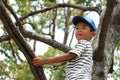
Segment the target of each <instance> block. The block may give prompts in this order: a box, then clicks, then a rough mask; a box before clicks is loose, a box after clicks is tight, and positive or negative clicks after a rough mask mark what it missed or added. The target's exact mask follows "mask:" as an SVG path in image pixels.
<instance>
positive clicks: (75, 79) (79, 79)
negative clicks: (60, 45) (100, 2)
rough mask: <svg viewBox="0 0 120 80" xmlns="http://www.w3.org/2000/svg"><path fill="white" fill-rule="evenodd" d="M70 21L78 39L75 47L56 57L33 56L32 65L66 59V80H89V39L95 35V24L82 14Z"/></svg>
mask: <svg viewBox="0 0 120 80" xmlns="http://www.w3.org/2000/svg"><path fill="white" fill-rule="evenodd" d="M72 22H73V24H74V25H75V26H76V27H75V28H76V31H75V36H76V39H77V40H78V43H77V44H76V46H75V48H74V49H72V50H70V51H69V52H68V53H66V54H63V55H60V56H56V57H51V58H34V59H33V65H34V66H36V67H38V66H41V65H44V64H51V63H60V62H65V61H67V64H66V80H91V73H92V65H93V59H92V55H93V54H92V53H93V50H92V47H91V43H90V40H91V39H92V37H94V36H95V35H96V26H95V24H94V22H93V20H91V19H89V18H87V17H82V16H75V17H74V18H73V20H72Z"/></svg>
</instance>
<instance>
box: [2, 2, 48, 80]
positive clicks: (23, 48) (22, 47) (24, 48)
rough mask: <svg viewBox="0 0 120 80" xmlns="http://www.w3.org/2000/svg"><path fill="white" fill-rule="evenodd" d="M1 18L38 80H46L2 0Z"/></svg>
mask: <svg viewBox="0 0 120 80" xmlns="http://www.w3.org/2000/svg"><path fill="white" fill-rule="evenodd" d="M0 19H1V21H2V22H3V24H4V27H5V28H6V30H7V32H8V34H9V35H10V36H11V37H12V39H14V41H15V42H16V44H17V45H18V46H19V48H20V50H21V51H22V52H23V53H24V55H25V57H26V59H27V60H28V63H29V64H30V68H31V71H32V72H33V74H34V76H35V79H36V80H46V78H45V76H44V73H43V69H42V67H39V68H35V67H34V66H33V65H32V59H33V58H34V57H35V55H34V52H33V50H32V49H31V47H30V46H29V45H28V44H27V43H26V41H25V39H24V37H23V36H22V34H21V33H20V31H19V30H18V28H17V27H16V26H15V24H13V22H12V20H11V19H10V17H9V15H8V14H7V12H6V10H5V7H4V4H3V3H2V0H0Z"/></svg>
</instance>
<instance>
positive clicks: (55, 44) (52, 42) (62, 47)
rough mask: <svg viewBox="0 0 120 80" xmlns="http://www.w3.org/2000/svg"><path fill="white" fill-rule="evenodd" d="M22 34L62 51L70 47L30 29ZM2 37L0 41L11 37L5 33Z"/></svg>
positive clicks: (66, 50)
mask: <svg viewBox="0 0 120 80" xmlns="http://www.w3.org/2000/svg"><path fill="white" fill-rule="evenodd" d="M23 36H24V37H26V38H30V39H34V40H38V41H41V42H44V43H46V44H48V45H50V46H52V47H54V48H57V49H59V50H61V51H63V52H68V51H69V50H70V49H71V48H70V47H68V46H65V45H63V44H61V43H59V42H57V41H55V40H53V39H50V38H47V37H45V36H44V35H39V34H36V33H32V32H30V31H25V32H24V33H23ZM4 37H5V38H3V39H1V38H0V42H1V41H4V40H10V39H11V38H10V37H9V36H8V35H6V36H4Z"/></svg>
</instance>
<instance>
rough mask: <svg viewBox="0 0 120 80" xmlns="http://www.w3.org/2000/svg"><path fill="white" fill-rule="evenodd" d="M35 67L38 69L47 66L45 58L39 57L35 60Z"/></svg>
mask: <svg viewBox="0 0 120 80" xmlns="http://www.w3.org/2000/svg"><path fill="white" fill-rule="evenodd" d="M32 63H33V65H34V66H36V67H38V66H42V65H44V64H45V60H44V59H43V58H40V57H37V58H34V59H33V62H32Z"/></svg>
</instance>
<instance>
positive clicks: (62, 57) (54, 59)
mask: <svg viewBox="0 0 120 80" xmlns="http://www.w3.org/2000/svg"><path fill="white" fill-rule="evenodd" d="M76 56H77V55H76V54H74V53H67V54H63V55H60V56H56V57H51V58H40V57H37V58H34V59H33V65H34V66H36V67H38V66H41V65H44V64H51V63H60V62H65V61H68V60H70V59H73V58H75V57H76Z"/></svg>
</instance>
